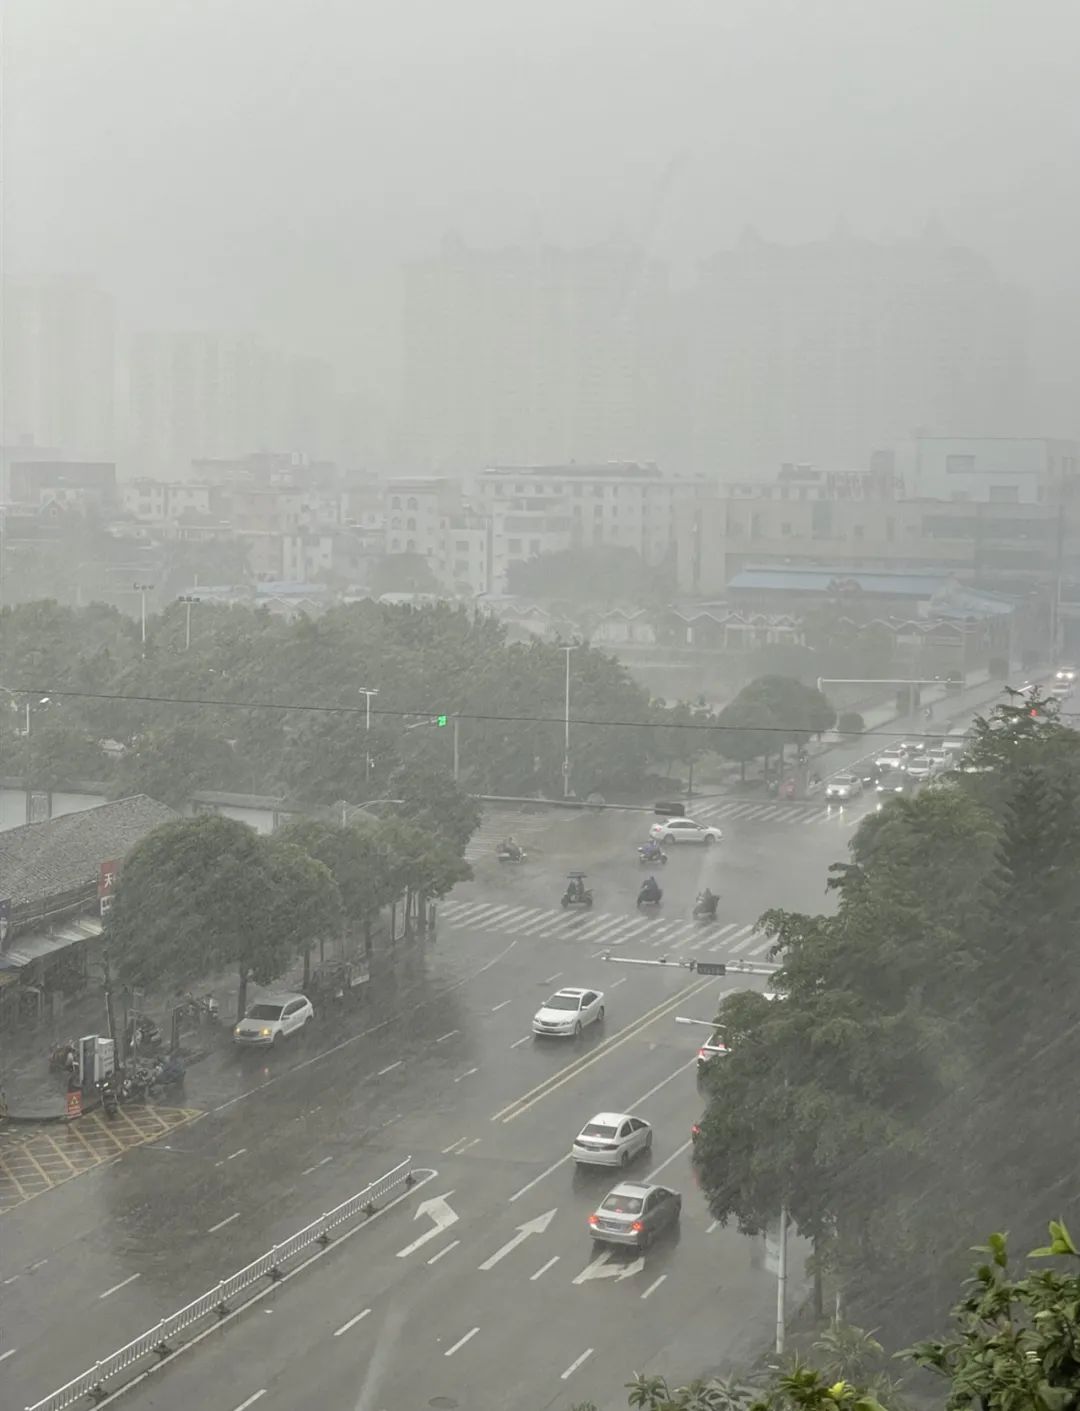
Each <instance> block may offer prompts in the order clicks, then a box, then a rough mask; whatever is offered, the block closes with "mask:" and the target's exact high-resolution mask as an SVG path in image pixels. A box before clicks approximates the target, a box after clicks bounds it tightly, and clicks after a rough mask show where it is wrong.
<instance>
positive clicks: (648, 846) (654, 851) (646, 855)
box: [638, 838, 663, 862]
mask: <svg viewBox="0 0 1080 1411" xmlns="http://www.w3.org/2000/svg"><path fill="white" fill-rule="evenodd" d="M638 852H639V853H640V854H641V856H642V858H643V859H644V860H645V861H646V862H655V861H656V860H657V859H658V858H660V857H662V856H663V848H661V846H660V844H659V843H658V842H657V840H656V839H655V838H650V839H649V841H648V842H647V843H642V844H641V846H640V847H639V848H638Z"/></svg>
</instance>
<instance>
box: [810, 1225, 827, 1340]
mask: <svg viewBox="0 0 1080 1411" xmlns="http://www.w3.org/2000/svg"><path fill="white" fill-rule="evenodd" d="M813 1264H814V1321H815V1322H817V1323H820V1322H822V1321H824V1318H825V1290H824V1286H823V1283H822V1278H821V1251H820V1249H819V1248H818V1241H817V1240H816V1239H815V1240H814V1253H813Z"/></svg>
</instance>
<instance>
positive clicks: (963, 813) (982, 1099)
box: [695, 697, 1080, 1404]
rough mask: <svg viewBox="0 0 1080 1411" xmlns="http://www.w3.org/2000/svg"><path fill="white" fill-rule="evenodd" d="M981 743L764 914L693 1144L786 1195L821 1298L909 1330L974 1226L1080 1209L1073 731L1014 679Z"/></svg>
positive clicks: (934, 1304) (774, 1199)
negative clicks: (766, 958) (826, 1293)
mask: <svg viewBox="0 0 1080 1411" xmlns="http://www.w3.org/2000/svg"><path fill="white" fill-rule="evenodd" d="M968 764H969V766H970V771H971V772H964V773H959V774H957V775H955V776H954V777H952V778H950V779H948V780H947V781H946V782H945V783H943V784H942V785H941V786H940V787H935V788H933V789H927V790H924V791H923V792H922V793H921V794H919V795H918V796H916V797H914V798H898V799H896V800H893V801H891V802H890V803H889V804H887V805H886V806H885V807H884V808H883V809H882V810H880V811H879V812H878V813H875V814H871V815H870V816H869V817H868V818H867V819H866V820H865V821H864V822H863V823H862V825H861V826H860V828H859V829H858V830H857V832H856V834H855V836H854V839H853V842H852V845H851V858H850V860H848V861H846V862H844V863H841V864H837V865H836V866H835V867H834V868H833V869H832V876H831V882H830V886H831V888H832V889H833V891H834V894H835V896H836V900H837V906H836V909H835V911H834V912H831V913H829V914H819V915H810V914H804V913H797V912H789V911H771V912H768V913H766V914H765V916H763V917H762V918H761V922H760V925H761V927H762V928H763V930H764V931H765V932H766V934H767V935H769V936H770V937H771V938H772V940H773V941H774V944H775V952H774V953H775V955H776V956H777V958H778V959H779V960H780V963H781V966H782V968H781V970H780V971H779V973H778V975H777V977H776V979H777V985H778V988H779V990H780V991H781V994H782V998H780V999H779V1000H777V1001H776V1002H773V1003H770V1002H769V1001H767V1000H766V999H765V998H764V996H762V995H760V994H757V993H753V992H741V993H734V994H732V995H730V996H729V997H728V998H727V999H726V1000H725V1001H724V1003H723V1005H722V1007H721V1011H720V1019H719V1022H720V1023H721V1024H722V1025H723V1027H724V1028H725V1030H726V1033H727V1038H728V1043H729V1047H730V1053H729V1056H728V1057H727V1058H726V1059H725V1061H724V1063H723V1065H720V1066H718V1067H716V1069H715V1071H714V1072H713V1073H712V1074H711V1075H710V1079H709V1082H710V1088H709V1102H708V1108H707V1112H706V1114H705V1117H704V1119H703V1123H702V1132H701V1138H700V1140H699V1142H698V1144H697V1148H696V1156H695V1160H696V1165H697V1169H698V1172H699V1176H700V1180H701V1184H702V1186H703V1189H704V1191H705V1193H706V1195H707V1197H708V1200H709V1204H710V1209H711V1211H712V1213H713V1215H714V1216H715V1217H716V1218H718V1219H720V1220H722V1221H729V1220H730V1221H734V1222H736V1223H737V1225H738V1226H739V1228H741V1229H742V1230H744V1231H747V1232H756V1231H760V1230H762V1229H764V1228H765V1226H766V1224H767V1223H769V1222H771V1221H773V1220H775V1218H776V1216H777V1214H778V1213H779V1211H780V1210H781V1208H786V1209H787V1210H788V1212H789V1214H790V1216H791V1218H792V1219H793V1220H794V1222H795V1223H796V1224H797V1225H798V1228H799V1229H800V1231H801V1232H802V1233H803V1234H804V1235H805V1236H807V1237H809V1238H810V1239H811V1240H812V1241H813V1245H814V1259H813V1268H814V1273H815V1280H816V1292H817V1304H818V1313H819V1314H820V1312H821V1302H822V1285H823V1283H824V1282H825V1281H829V1282H830V1283H831V1284H832V1285H833V1286H834V1287H835V1289H836V1291H837V1292H838V1293H839V1294H840V1296H841V1297H842V1299H843V1302H844V1306H845V1308H846V1309H848V1310H850V1312H851V1315H852V1316H854V1317H855V1318H857V1320H858V1321H859V1322H861V1323H863V1324H864V1325H866V1326H874V1327H878V1328H881V1329H883V1330H884V1332H885V1334H886V1335H887V1336H888V1338H889V1339H890V1340H893V1341H894V1342H896V1341H906V1340H909V1339H910V1338H912V1337H914V1336H916V1335H918V1334H919V1333H920V1332H922V1331H924V1330H925V1328H926V1325H927V1322H928V1320H930V1319H935V1320H936V1319H938V1318H940V1317H943V1316H944V1314H945V1312H946V1309H947V1307H948V1303H949V1295H950V1293H951V1290H952V1289H953V1288H954V1287H955V1284H956V1280H957V1278H958V1277H960V1276H961V1274H962V1272H963V1268H964V1264H965V1261H966V1251H967V1249H968V1247H969V1246H970V1245H971V1244H972V1243H973V1241H974V1240H975V1239H976V1238H977V1236H978V1234H979V1232H980V1231H981V1230H985V1229H986V1228H1005V1227H1006V1226H1008V1227H1010V1228H1011V1229H1012V1230H1013V1231H1014V1232H1018V1233H1019V1235H1020V1237H1021V1238H1025V1237H1026V1238H1029V1239H1030V1241H1031V1242H1032V1243H1033V1242H1034V1240H1035V1232H1036V1230H1037V1228H1038V1226H1039V1223H1040V1216H1041V1214H1042V1212H1043V1211H1044V1210H1045V1208H1046V1205H1047V1203H1048V1202H1050V1201H1053V1202H1054V1203H1055V1204H1057V1205H1058V1206H1059V1208H1060V1209H1061V1210H1062V1211H1063V1213H1064V1214H1065V1215H1066V1217H1070V1216H1071V1217H1072V1218H1073V1219H1074V1220H1075V1219H1078V1218H1080V1209H1078V1206H1080V1183H1077V1181H1076V1180H1075V1179H1072V1176H1073V1173H1075V1171H1076V1169H1077V1156H1078V1152H1080V1117H1078V1115H1077V1108H1076V1103H1075V1073H1076V1071H1077V1067H1078V1065H1080V1025H1078V1023H1077V1015H1078V1014H1080V952H1078V949H1077V946H1076V936H1077V934H1078V929H1080V866H1078V864H1077V858H1078V857H1080V735H1078V734H1077V733H1076V732H1074V731H1073V730H1070V729H1066V728H1065V727H1064V726H1062V725H1061V724H1060V723H1059V722H1058V720H1057V719H1056V717H1055V715H1054V706H1053V703H1052V702H1043V701H1040V700H1037V699H1036V700H1035V701H1028V700H1025V699H1023V698H1021V697H1016V698H1014V700H1013V701H1012V702H1011V703H1009V704H1006V705H1003V706H1000V707H997V708H996V709H995V710H994V712H993V713H992V715H991V716H990V717H989V719H986V720H982V721H979V722H978V723H977V725H976V727H975V732H974V739H973V743H972V746H971V749H970V752H969V755H968ZM1048 1404H1049V1403H1048Z"/></svg>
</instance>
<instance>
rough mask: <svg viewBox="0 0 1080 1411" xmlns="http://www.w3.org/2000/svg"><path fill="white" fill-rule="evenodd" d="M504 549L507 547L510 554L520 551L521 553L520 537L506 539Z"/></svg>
mask: <svg viewBox="0 0 1080 1411" xmlns="http://www.w3.org/2000/svg"><path fill="white" fill-rule="evenodd" d="M506 549H507V552H508V553H511V554H520V553H521V540H520V539H508V540H507V542H506Z"/></svg>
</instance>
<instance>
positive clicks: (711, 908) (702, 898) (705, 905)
mask: <svg viewBox="0 0 1080 1411" xmlns="http://www.w3.org/2000/svg"><path fill="white" fill-rule="evenodd" d="M719 904H720V898H719V897H718V896H717V895H716V893H715V892H711V891H710V890H709V888H708V887H706V888H705V890H704V891H703V892H700V893H699V894H698V899H697V909H698V911H700V912H701V913H702V915H703V916H715V915H716V908H717V906H718V905H719Z"/></svg>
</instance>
